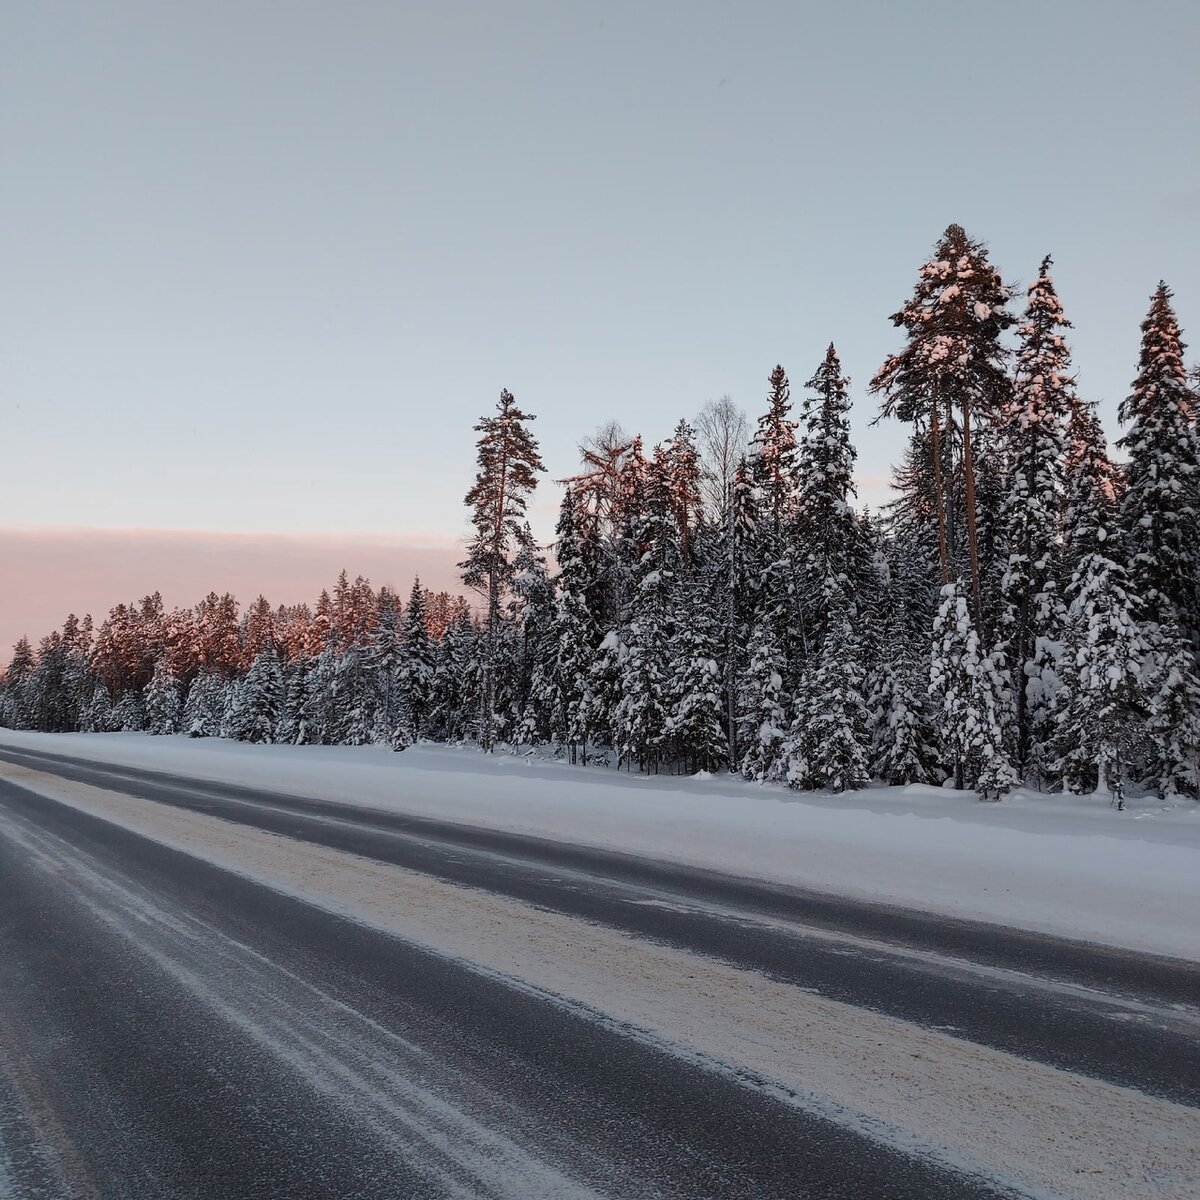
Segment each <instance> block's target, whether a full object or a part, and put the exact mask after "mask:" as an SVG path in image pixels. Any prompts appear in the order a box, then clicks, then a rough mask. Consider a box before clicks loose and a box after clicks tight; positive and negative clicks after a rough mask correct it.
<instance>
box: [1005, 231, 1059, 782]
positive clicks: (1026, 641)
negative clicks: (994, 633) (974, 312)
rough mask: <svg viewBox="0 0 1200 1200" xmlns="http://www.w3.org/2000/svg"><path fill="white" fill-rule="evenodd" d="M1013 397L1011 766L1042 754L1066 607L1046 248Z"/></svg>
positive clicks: (1055, 306) (1032, 290) (1055, 333)
mask: <svg viewBox="0 0 1200 1200" xmlns="http://www.w3.org/2000/svg"><path fill="white" fill-rule="evenodd" d="M1028 294H1029V302H1028V305H1027V307H1026V309H1025V316H1024V320H1023V321H1022V322H1021V325H1020V326H1019V328H1018V330H1017V332H1018V335H1019V336H1020V339H1021V344H1020V351H1019V353H1018V357H1017V379H1016V388H1015V394H1014V397H1013V401H1012V404H1011V405H1010V407H1009V409H1008V410H1007V413H1006V418H1005V426H1004V429H1003V430H1002V436H1003V441H1004V445H1005V449H1006V457H1007V458H1008V460H1009V477H1008V488H1007V492H1006V494H1005V497H1004V502H1003V516H1002V522H1003V526H1004V531H1003V540H1004V547H1005V551H1006V555H1007V557H1006V560H1005V565H1004V571H1003V575H1002V578H1001V581H1000V615H999V637H1000V641H1001V645H1000V653H1001V655H1002V657H1003V660H1004V662H1005V665H1006V666H1007V668H1008V670H1009V671H1010V672H1011V675H1012V691H1013V703H1014V714H1013V715H1014V720H1015V728H1014V733H1015V739H1014V740H1015V749H1016V761H1017V765H1018V766H1019V767H1020V768H1021V769H1022V770H1024V769H1026V767H1027V766H1028V767H1032V768H1034V773H1039V771H1038V768H1039V764H1040V763H1041V762H1042V761H1043V760H1044V758H1045V753H1044V747H1045V743H1046V739H1047V738H1048V737H1049V736H1050V729H1049V713H1050V708H1051V705H1052V703H1053V699H1054V689H1055V687H1056V683H1057V663H1056V661H1055V653H1056V649H1057V646H1058V644H1059V641H1060V639H1061V637H1062V628H1063V620H1064V616H1065V608H1064V604H1063V600H1062V597H1061V595H1060V593H1059V591H1058V579H1059V575H1060V572H1061V568H1060V563H1059V548H1060V542H1059V536H1060V528H1061V517H1062V507H1063V503H1064V489H1065V480H1064V477H1063V469H1064V464H1065V462H1066V440H1067V424H1068V421H1069V419H1070V416H1071V413H1072V412H1073V411H1074V410H1075V409H1076V407H1077V405H1078V401H1077V399H1076V397H1075V395H1074V386H1075V379H1074V374H1073V371H1072V367H1071V355H1070V351H1069V349H1068V348H1067V343H1066V339H1065V338H1064V337H1063V334H1062V331H1063V330H1064V329H1069V328H1070V322H1069V321H1068V320H1067V319H1066V317H1065V316H1064V314H1063V311H1062V305H1061V304H1060V302H1059V299H1058V293H1057V292H1056V291H1055V289H1054V281H1053V280H1052V279H1051V277H1050V256H1049V255H1047V256H1046V257H1045V258H1044V259H1043V260H1042V265H1041V268H1040V270H1039V272H1038V277H1037V279H1036V280H1034V282H1033V283H1032V284H1030V286H1029V293H1028Z"/></svg>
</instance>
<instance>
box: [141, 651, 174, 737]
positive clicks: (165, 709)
mask: <svg viewBox="0 0 1200 1200" xmlns="http://www.w3.org/2000/svg"><path fill="white" fill-rule="evenodd" d="M182 708H183V705H182V702H181V697H180V694H179V681H178V680H177V679H176V678H175V676H174V675H172V674H171V670H170V668H169V667H168V665H167V662H166V659H165V658H162V659H160V660H159V662H158V665H157V666H156V667H155V668H154V677H153V679H151V680H150V682H149V683H148V684H147V685H146V732H147V733H152V734H167V733H178V732H179V725H180V718H181V716H182Z"/></svg>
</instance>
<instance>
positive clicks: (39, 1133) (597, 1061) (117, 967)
mask: <svg viewBox="0 0 1200 1200" xmlns="http://www.w3.org/2000/svg"><path fill="white" fill-rule="evenodd" d="M480 786H485V785H484V784H482V783H481V784H480ZM1198 1002H1200V967H1197V966H1196V965H1195V964H1192V963H1188V962H1184V961H1181V960H1174V959H1167V958H1153V957H1149V956H1145V955H1138V954H1134V953H1132V952H1127V951H1122V950H1119V949H1113V948H1104V947H1100V946H1091V945H1086V944H1083V943H1078V942H1066V941H1062V940H1055V939H1052V938H1050V937H1047V936H1044V935H1038V934H1035V933H1029V932H1022V931H1015V930H1014V931H1006V930H1004V929H1001V928H998V927H996V926H988V925H981V924H973V923H969V922H965V921H961V920H953V919H949V918H944V917H936V916H932V915H928V914H922V913H918V912H913V911H906V910H900V909H896V908H888V907H884V906H879V905H873V904H869V903H866V902H863V901H861V900H860V901H855V900H846V899H839V898H837V897H835V896H830V895H821V894H817V893H810V892H804V891H800V890H797V889H794V888H787V887H782V886H776V885H772V884H770V883H766V882H762V881H753V880H746V879H738V878H732V877H727V876H722V875H718V874H714V873H712V872H707V871H702V870H699V869H696V868H693V867H687V866H684V865H680V864H671V863H665V862H661V861H654V860H649V859H639V858H636V857H631V856H627V855H621V854H617V853H614V852H612V851H606V850H598V849H589V848H586V847H580V846H572V845H570V844H568V843H565V842H562V841H545V840H539V839H536V838H532V837H529V836H526V835H517V834H506V833H504V832H501V831H498V830H495V829H481V828H472V827H469V826H464V825H461V824H449V823H439V822H437V821H434V820H430V819H428V818H420V817H414V816H411V815H405V814H402V813H395V812H383V811H379V810H378V809H369V808H359V807H355V806H353V805H348V804H345V803H325V802H322V801H320V800H315V799H311V798H310V799H300V798H296V797H289V796H286V795H279V794H275V793H272V792H270V791H268V790H265V789H263V788H262V787H261V786H258V785H256V786H255V787H237V786H234V785H231V784H228V783H216V782H211V781H208V782H203V781H195V780H188V779H183V778H170V777H166V776H164V775H162V774H154V773H150V772H147V771H143V770H139V769H138V768H135V767H127V766H114V765H104V764H89V763H87V762H83V761H79V760H74V761H72V760H66V759H58V758H54V757H51V756H47V755H45V754H42V753H38V752H35V751H31V750H29V749H17V748H13V747H6V748H3V749H0V1014H2V1019H0V1195H3V1196H5V1197H8V1196H10V1195H11V1196H13V1197H16V1198H24V1197H30V1198H33V1197H38V1198H40V1197H58V1196H65V1197H76V1196H79V1197H99V1198H103V1200H107V1198H108V1197H118V1196H119V1197H129V1198H130V1200H139V1198H145V1200H151V1198H153V1200H167V1198H170V1197H197V1198H200V1197H204V1198H205V1200H217V1198H220V1197H229V1198H231V1200H232V1198H235V1197H236V1198H239V1200H245V1198H251V1197H260V1196H262V1197H279V1198H280V1200H282V1198H284V1197H287V1198H288V1200H303V1198H305V1197H314V1198H315V1197H330V1198H332V1197H339V1198H342V1197H351V1196H352V1197H364V1198H366V1197H393V1198H394V1197H405V1198H408V1197H424V1196H464V1197H489V1196H495V1197H514V1198H531V1200H532V1198H535V1197H548V1198H549V1197H562V1198H564V1200H566V1198H569V1197H575V1196H610V1197H631V1198H635V1197H636V1198H638V1200H642V1198H649V1197H659V1196H662V1197H681V1198H682V1197H689V1198H701V1197H735V1196H738V1197H741V1196H745V1197H750V1196H762V1197H806V1196H813V1197H856V1198H864V1200H865V1198H869V1197H884V1196H887V1197H913V1198H921V1200H926V1198H929V1200H932V1198H936V1197H956V1198H957V1197H972V1196H1017V1195H1019V1196H1062V1197H1103V1198H1106V1200H1107V1198H1116V1197H1188V1198H1189V1200H1190V1198H1192V1197H1194V1196H1195V1195H1197V1194H1200V1150H1198V1147H1200V1110H1198V1107H1197V1106H1198V1105H1200V1012H1198V1011H1197V1005H1198Z"/></svg>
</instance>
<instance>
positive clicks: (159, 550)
mask: <svg viewBox="0 0 1200 1200" xmlns="http://www.w3.org/2000/svg"><path fill="white" fill-rule="evenodd" d="M462 554H463V549H462V544H461V543H460V542H458V541H456V540H454V539H451V538H444V537H442V538H438V537H429V538H424V537H422V538H416V537H414V538H409V539H405V538H403V537H387V536H385V535H382V534H379V535H375V534H273V533H217V532H196V531H189V530H183V531H180V530H156V529H19V528H7V529H6V528H0V564H3V572H2V575H3V582H4V586H3V589H2V590H0V669H2V667H3V666H5V665H7V662H8V657H9V654H10V653H11V648H12V646H13V644H14V643H15V642H16V641H17V640H18V639H19V638H21V637H22V636H27V637H28V638H29V639H30V641H31V642H33V643H34V645H35V646H36V645H37V641H38V639H39V638H41V637H43V636H45V635H46V634H47V633H49V632H50V631H51V630H52V629H57V628H59V627H61V625H62V623H63V619H64V618H65V617H66V615H67V614H68V613H71V612H73V613H75V614H76V615H77V616H80V617H82V616H83V614H84V613H87V612H90V613H91V614H92V617H93V619H94V620H95V622H96V624H97V626H99V624H100V622H101V621H102V620H103V619H104V617H105V616H106V615H107V614H108V611H109V610H110V609H111V608H113V607H114V606H115V605H117V604H122V603H125V604H128V603H129V602H130V601H132V600H138V599H140V598H141V597H142V596H145V595H148V594H149V593H151V592H155V591H158V592H161V593H162V595H163V600H164V602H165V603H166V605H167V607H168V608H173V607H187V606H190V605H192V604H195V603H196V602H197V601H198V600H201V599H203V597H204V596H206V595H207V594H208V593H209V592H218V593H221V592H232V593H233V594H234V595H235V596H236V597H237V598H238V600H239V601H241V603H242V606H243V608H244V607H245V606H246V605H247V604H248V603H249V602H250V601H252V600H254V599H255V597H256V596H258V594H259V593H260V592H261V593H262V594H263V595H265V596H266V597H267V599H268V600H270V601H271V603H272V604H273V605H276V604H295V603H299V602H300V601H305V602H307V603H309V604H312V602H313V601H314V600H315V599H316V598H317V595H318V594H319V593H320V591H321V589H322V588H330V589H332V587H333V585H334V583H335V581H336V580H337V576H338V572H339V571H341V570H342V569H343V568H345V570H346V571H347V573H348V574H349V576H350V578H351V579H353V578H354V577H355V576H356V575H365V576H366V577H367V578H369V579H370V580H371V582H372V583H373V584H374V585H375V586H376V587H379V586H380V585H381V584H385V583H386V584H388V585H390V586H391V587H393V588H395V589H396V590H397V591H398V592H400V594H401V595H402V596H404V597H405V598H407V596H408V591H409V588H411V586H412V581H413V577H414V576H415V575H419V576H420V578H421V582H422V583H423V584H424V585H425V586H426V587H429V588H432V589H433V590H434V591H448V592H452V593H455V592H461V591H464V590H465V589H464V588H463V587H462V584H461V582H460V580H459V576H458V570H457V568H456V566H455V564H456V563H457V562H458V561H459V560H460V559H461V558H462Z"/></svg>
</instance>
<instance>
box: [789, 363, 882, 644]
mask: <svg viewBox="0 0 1200 1200" xmlns="http://www.w3.org/2000/svg"><path fill="white" fill-rule="evenodd" d="M804 386H805V388H806V389H808V391H809V392H810V393H815V395H808V396H806V397H805V398H804V401H803V406H802V409H801V419H800V427H801V429H802V433H801V438H800V443H799V450H798V454H797V478H798V480H799V494H798V496H797V501H796V529H795V537H796V538H797V539H798V540H799V542H800V547H801V553H802V554H803V556H804V558H803V572H802V583H801V598H802V603H801V609H802V612H803V613H804V616H805V632H806V634H807V636H808V638H809V639H810V641H812V642H813V643H819V642H820V639H821V638H822V637H823V635H824V630H825V623H826V620H827V616H828V614H827V613H826V611H825V608H824V605H823V604H822V603H821V599H822V597H823V596H824V594H825V589H824V581H825V578H826V576H829V575H832V576H833V578H834V579H835V580H836V581H837V586H838V588H839V589H840V590H845V591H847V592H848V593H849V594H850V595H851V596H852V595H853V593H854V592H855V590H856V588H857V584H858V582H859V580H860V579H861V577H862V576H863V574H864V571H865V569H866V562H865V553H864V545H863V539H862V536H861V531H860V529H859V527H858V522H857V520H856V518H855V515H854V510H853V508H852V507H851V503H852V501H853V499H854V496H855V488H854V462H855V458H856V454H855V450H854V446H853V445H852V444H851V441H850V418H849V412H850V394H849V389H850V381H849V380H848V379H847V378H846V377H845V376H844V375H843V374H842V365H841V361H840V359H839V358H838V355H837V351H836V350H835V349H834V346H833V343H832V342H831V343H830V345H829V348H828V349H827V350H826V352H825V358H824V360H823V361H822V363H821V365H820V366H819V367H818V368H817V370H816V371H815V373H814V374H813V376H812V378H811V379H809V380H808V382H807V383H806V384H805V385H804Z"/></svg>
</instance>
